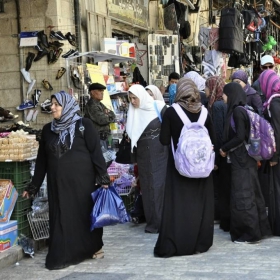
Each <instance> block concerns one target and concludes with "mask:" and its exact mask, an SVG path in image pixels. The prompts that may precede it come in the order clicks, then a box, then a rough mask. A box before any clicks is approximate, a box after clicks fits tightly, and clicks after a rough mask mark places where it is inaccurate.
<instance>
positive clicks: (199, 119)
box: [197, 106, 208, 125]
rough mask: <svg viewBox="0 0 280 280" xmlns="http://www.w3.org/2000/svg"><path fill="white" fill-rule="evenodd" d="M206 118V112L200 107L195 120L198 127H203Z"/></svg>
mask: <svg viewBox="0 0 280 280" xmlns="http://www.w3.org/2000/svg"><path fill="white" fill-rule="evenodd" d="M207 116H208V111H207V109H206V108H205V107H204V106H201V113H200V116H199V118H198V120H197V122H198V123H199V124H200V125H204V124H205V122H206V119H207Z"/></svg>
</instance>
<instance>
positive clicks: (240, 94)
mask: <svg viewBox="0 0 280 280" xmlns="http://www.w3.org/2000/svg"><path fill="white" fill-rule="evenodd" d="M223 91H224V94H225V95H226V96H227V115H226V120H225V126H224V142H226V141H227V140H228V136H229V135H228V133H229V127H230V119H231V116H232V113H233V110H234V108H235V107H237V106H245V105H246V93H245V91H244V90H243V88H242V86H241V85H240V84H238V83H234V82H232V83H229V84H227V85H225V86H224V90H223Z"/></svg>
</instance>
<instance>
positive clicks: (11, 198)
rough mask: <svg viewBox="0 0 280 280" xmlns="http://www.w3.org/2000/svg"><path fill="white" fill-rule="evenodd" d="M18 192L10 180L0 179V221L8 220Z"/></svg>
mask: <svg viewBox="0 0 280 280" xmlns="http://www.w3.org/2000/svg"><path fill="white" fill-rule="evenodd" d="M17 198H18V192H17V191H16V189H15V187H14V185H13V183H12V181H11V180H7V179H6V180H4V179H0V222H9V221H10V218H11V215H12V212H13V210H14V207H15V204H16V201H17Z"/></svg>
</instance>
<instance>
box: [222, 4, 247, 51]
mask: <svg viewBox="0 0 280 280" xmlns="http://www.w3.org/2000/svg"><path fill="white" fill-rule="evenodd" d="M219 51H221V52H224V53H230V54H231V53H233V52H238V53H243V16H242V14H241V13H240V12H239V11H238V10H237V9H236V8H224V9H222V11H221V20H220V28H219Z"/></svg>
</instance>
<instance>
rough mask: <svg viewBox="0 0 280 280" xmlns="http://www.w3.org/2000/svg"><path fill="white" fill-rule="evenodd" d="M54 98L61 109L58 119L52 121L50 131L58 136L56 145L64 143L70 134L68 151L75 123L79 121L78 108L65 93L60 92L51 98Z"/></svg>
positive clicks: (73, 135) (73, 134)
mask: <svg viewBox="0 0 280 280" xmlns="http://www.w3.org/2000/svg"><path fill="white" fill-rule="evenodd" d="M51 98H55V99H56V100H57V102H58V104H59V105H60V106H61V107H62V114H61V117H60V119H58V120H57V119H53V121H52V124H51V130H52V131H53V132H55V133H58V134H59V140H58V143H59V142H61V143H62V144H64V143H65V138H66V136H67V135H68V134H70V149H71V147H72V144H73V141H74V137H75V126H76V122H77V121H78V120H79V119H81V116H80V107H79V105H78V103H77V101H76V100H75V99H74V97H72V96H71V95H70V94H68V93H66V92H65V91H60V92H58V93H55V94H53V95H52V96H51Z"/></svg>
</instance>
